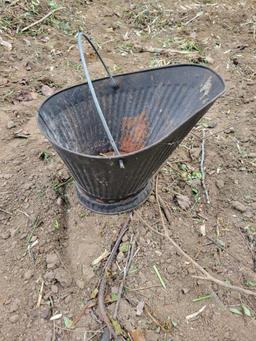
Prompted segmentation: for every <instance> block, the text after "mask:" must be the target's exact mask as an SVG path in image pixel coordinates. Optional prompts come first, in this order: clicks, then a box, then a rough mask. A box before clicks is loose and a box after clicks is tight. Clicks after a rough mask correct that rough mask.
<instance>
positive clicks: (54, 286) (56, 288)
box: [51, 284, 59, 294]
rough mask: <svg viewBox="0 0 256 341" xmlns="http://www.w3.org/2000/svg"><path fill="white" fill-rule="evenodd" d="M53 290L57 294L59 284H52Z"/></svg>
mask: <svg viewBox="0 0 256 341" xmlns="http://www.w3.org/2000/svg"><path fill="white" fill-rule="evenodd" d="M51 291H52V292H53V293H54V294H57V293H58V291H59V288H58V286H57V285H55V284H53V285H52V286H51Z"/></svg>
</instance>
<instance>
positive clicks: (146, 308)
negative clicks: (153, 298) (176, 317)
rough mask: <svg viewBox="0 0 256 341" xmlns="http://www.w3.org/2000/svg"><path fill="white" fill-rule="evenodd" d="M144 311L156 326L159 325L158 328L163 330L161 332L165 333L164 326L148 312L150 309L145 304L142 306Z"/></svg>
mask: <svg viewBox="0 0 256 341" xmlns="http://www.w3.org/2000/svg"><path fill="white" fill-rule="evenodd" d="M144 311H145V313H146V314H147V316H148V317H149V318H151V320H152V321H153V322H154V323H155V324H156V325H157V326H158V327H160V329H161V330H162V331H163V332H165V333H166V328H164V326H163V325H162V324H161V323H160V322H159V321H158V320H157V319H156V318H155V317H154V316H153V315H152V314H151V312H150V310H149V308H148V306H147V305H146V304H145V306H144Z"/></svg>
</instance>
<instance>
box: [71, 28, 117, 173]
mask: <svg viewBox="0 0 256 341" xmlns="http://www.w3.org/2000/svg"><path fill="white" fill-rule="evenodd" d="M82 37H84V38H85V39H86V40H87V41H88V43H89V44H90V45H91V47H92V48H93V50H94V51H95V53H96V54H97V56H98V57H99V59H100V61H101V63H102V64H103V66H104V68H105V70H106V72H107V74H108V76H109V78H110V79H111V81H112V83H113V87H114V88H117V87H118V85H117V83H116V81H115V80H114V78H113V77H112V75H111V74H110V72H109V70H108V68H107V66H106V64H105V63H104V61H103V59H102V58H101V56H100V54H99V52H98V51H97V49H96V47H95V46H94V44H93V42H92V41H91V40H90V38H89V37H88V36H87V35H85V34H84V33H83V32H78V33H77V45H78V49H79V53H80V58H81V62H82V66H83V70H84V75H85V79H86V81H87V83H88V86H89V89H90V92H91V95H92V98H93V102H94V104H95V107H96V110H97V112H98V114H99V117H100V120H101V122H102V124H103V127H104V129H105V132H106V134H107V136H108V138H109V141H110V144H111V146H112V148H113V150H114V152H115V154H116V155H118V156H120V155H121V154H120V152H119V150H118V148H117V145H116V143H115V141H114V138H113V136H112V134H111V132H110V130H109V127H108V124H107V122H106V119H105V117H104V114H103V112H102V110H101V107H100V104H99V101H98V99H97V96H96V93H95V90H94V87H93V84H92V81H91V77H90V74H89V71H88V67H87V64H86V61H85V53H84V48H83V43H82ZM119 165H120V168H124V163H123V160H119Z"/></svg>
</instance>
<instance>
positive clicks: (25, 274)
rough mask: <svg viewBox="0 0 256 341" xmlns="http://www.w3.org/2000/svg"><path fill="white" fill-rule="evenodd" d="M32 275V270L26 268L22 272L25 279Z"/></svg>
mask: <svg viewBox="0 0 256 341" xmlns="http://www.w3.org/2000/svg"><path fill="white" fill-rule="evenodd" d="M32 277H33V271H32V270H28V271H26V272H25V273H24V279H25V280H29V279H31V278H32Z"/></svg>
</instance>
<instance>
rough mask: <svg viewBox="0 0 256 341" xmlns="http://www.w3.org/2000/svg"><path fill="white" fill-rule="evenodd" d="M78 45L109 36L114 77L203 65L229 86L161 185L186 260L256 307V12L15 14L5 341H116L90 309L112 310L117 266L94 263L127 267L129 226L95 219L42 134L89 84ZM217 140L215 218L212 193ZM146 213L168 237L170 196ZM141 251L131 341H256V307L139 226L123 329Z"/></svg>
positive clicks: (1, 38)
mask: <svg viewBox="0 0 256 341" xmlns="http://www.w3.org/2000/svg"><path fill="white" fill-rule="evenodd" d="M60 7H63V8H60ZM56 9H57V10H56ZM51 11H55V12H54V13H51V15H50V16H48V17H47V18H45V19H44V20H43V21H41V22H39V23H37V24H36V25H34V26H32V27H31V28H28V29H25V30H24V28H26V27H27V26H28V25H30V24H32V23H35V22H36V21H38V20H39V19H41V18H43V17H44V16H45V15H47V14H48V13H50V12H51ZM78 30H83V31H84V32H86V33H88V34H89V35H91V36H93V38H94V42H95V44H96V45H97V47H98V49H99V51H100V53H101V54H102V56H103V57H104V59H105V61H106V63H107V64H108V65H109V67H110V69H111V70H112V72H113V73H114V74H115V73H122V72H128V71H129V72H131V71H136V70H139V69H145V68H149V67H157V66H163V65H167V64H174V63H176V64H177V63H184V62H186V63H190V62H193V63H202V64H204V65H208V66H210V67H211V68H213V69H214V70H216V71H217V72H218V73H219V74H220V75H221V76H222V77H223V78H224V80H225V82H226V92H225V94H224V95H223V96H222V97H221V98H220V99H219V100H218V101H217V102H216V103H215V104H214V106H213V107H212V108H211V109H210V111H209V112H208V113H207V115H206V116H204V118H203V119H202V120H201V121H200V122H199V124H197V126H196V127H195V128H194V129H193V130H192V132H191V133H190V134H189V135H188V136H187V138H186V139H185V140H184V141H183V142H182V143H181V144H180V146H179V147H178V148H177V149H176V151H175V152H174V153H173V154H172V155H171V157H170V158H169V160H168V162H167V163H166V164H165V165H163V166H162V168H161V169H160V172H159V174H158V193H159V195H160V197H161V198H162V199H163V200H164V201H165V203H166V207H168V210H169V212H170V215H171V220H170V221H169V223H167V221H166V226H167V229H168V233H169V234H170V236H171V237H172V238H173V239H174V240H175V241H176V242H177V243H178V244H179V245H180V246H181V247H182V249H183V250H184V251H185V252H187V254H189V255H190V256H191V257H192V258H193V259H194V260H196V261H197V262H198V263H199V264H200V265H201V266H202V267H203V268H204V269H206V270H207V271H208V272H209V273H210V274H212V275H213V276H214V277H215V278H218V279H220V280H222V281H225V282H226V283H228V284H233V285H236V286H239V287H241V288H245V289H249V290H251V291H253V290H254V293H255V294H256V290H255V289H256V221H255V211H256V196H255V189H256V175H255V172H256V153H255V152H256V150H255V146H256V124H255V123H256V113H255V103H256V48H255V47H256V4H255V1H254V0H242V1H232V0H221V1H220V0H215V1H211V0H197V1H193V0H188V1H182V0H178V1H174V0H166V1H163V0H161V1H153V0H152V1H143V2H142V1H125V0H119V1H117V0H111V1H103V0H92V1H89V0H88V1H86V0H84V1H82V0H80V1H66V0H63V1H56V2H54V1H48V2H47V1H37V0H33V1H3V0H2V1H1V16H0V52H1V53H0V93H1V96H0V103H1V107H0V131H1V135H0V150H1V153H0V179H1V181H0V224H1V225H0V340H3V341H6V340H10V341H18V340H20V341H21V340H22V341H53V340H63V341H71V340H72V341H73V340H77V341H79V340H81V341H82V340H87V341H88V340H101V339H102V338H101V334H102V331H103V328H104V325H103V324H102V323H101V321H100V318H99V309H98V306H97V304H96V305H95V306H94V307H93V308H91V309H88V310H86V311H85V310H84V307H85V306H86V304H87V303H88V302H90V303H94V302H96V300H95V296H96V295H97V291H96V289H97V287H98V283H99V279H100V278H101V276H102V271H103V269H104V264H105V262H106V258H105V259H103V260H102V261H101V262H99V263H98V264H97V265H95V266H92V262H93V261H94V260H95V259H97V258H98V257H99V256H100V255H102V254H103V253H104V252H105V254H107V253H106V251H108V252H109V251H111V248H112V247H113V243H114V242H115V240H116V239H117V236H118V233H119V230H120V228H121V226H122V224H123V223H124V222H125V221H126V220H127V216H128V214H123V215H120V216H102V215H97V214H94V213H92V212H90V211H88V210H86V209H85V208H84V207H83V206H81V204H80V203H79V202H78V199H77V196H76V192H75V187H74V183H73V181H72V179H71V178H70V175H69V173H68V171H67V169H66V167H65V166H64V164H63V163H62V161H61V160H60V158H59V156H58V155H57V154H56V153H55V152H54V150H53V149H52V148H51V146H50V144H49V143H48V142H47V140H46V139H45V138H44V137H43V136H42V134H41V133H40V132H39V130H38V127H37V123H36V112H37V109H38V107H39V105H40V103H42V101H43V100H44V99H45V98H46V96H48V95H50V94H52V93H53V92H54V91H57V90H59V89H63V88H65V87H67V86H71V85H74V84H78V83H80V82H82V81H83V75H82V70H81V66H80V62H79V54H78V50H77V48H76V40H75V34H76V32H77V31H78ZM156 49H158V50H156ZM172 50H176V52H175V51H172ZM166 51H167V52H166ZM87 57H88V58H89V62H90V70H91V74H92V75H93V77H95V78H96V77H99V76H103V75H104V72H103V70H102V67H101V65H100V63H99V62H98V61H97V59H96V57H95V56H94V54H93V53H92V52H88V54H87ZM203 129H204V130H205V135H206V138H205V173H206V186H207V189H208V192H209V198H210V203H208V204H207V202H206V198H205V193H204V190H203V187H202V183H201V179H200V178H201V173H200V152H201V144H202V136H203V135H202V134H203ZM180 195H183V196H184V197H181V196H180ZM181 199H183V200H181ZM136 212H137V213H139V214H140V216H141V217H142V218H143V220H144V221H145V222H146V223H147V224H150V226H152V227H153V228H154V229H156V230H157V231H163V226H162V223H161V217H160V214H159V208H158V203H157V200H156V196H155V191H154V192H153V193H152V195H151V196H150V198H149V200H148V201H147V202H146V203H144V204H143V205H142V206H141V207H139V208H138V209H137V210H136ZM131 236H133V239H134V240H136V254H135V257H134V258H133V260H132V265H131V268H130V271H129V275H128V278H127V279H126V281H125V288H124V294H123V296H122V298H121V301H120V307H119V311H118V315H117V320H118V323H117V322H116V324H115V328H116V330H117V331H118V329H120V328H121V330H122V333H123V334H124V335H126V339H127V340H128V339H129V337H128V336H127V335H128V334H130V339H132V335H133V339H134V340H135V341H138V340H141V341H143V340H147V341H156V340H166V341H167V340H168V341H171V340H172V341H181V340H182V341H184V340H186V341H187V340H189V341H196V340H197V341H198V340H207V341H210V340H212V341H213V340H214V341H215V340H216V341H217V340H219V341H241V340H246V341H253V340H255V339H256V322H255V317H256V297H255V296H253V295H246V294H243V293H241V292H238V291H234V290H230V289H227V288H224V287H222V286H219V285H217V284H216V283H212V282H208V281H205V280H203V279H198V278H194V277H193V276H195V275H198V276H202V273H200V271H199V270H198V269H197V268H196V267H195V266H194V265H193V264H192V263H191V262H189V261H188V260H187V259H186V258H184V257H183V256H182V255H181V254H180V253H179V252H178V251H177V249H175V247H174V246H173V245H172V244H171V243H170V241H169V240H167V239H166V238H164V237H162V236H160V235H158V234H156V233H155V232H153V231H152V230H150V229H149V228H148V227H147V226H146V225H145V223H143V221H142V220H141V219H140V218H139V217H138V215H136V214H135V215H134V216H133V218H132V222H131V223H130V226H129V231H128V233H127V234H126V235H125V237H124V239H123V244H122V248H121V249H119V253H118V255H117V258H116V261H115V263H114V264H113V266H112V269H111V272H110V273H109V275H108V278H107V290H106V295H107V297H106V301H107V309H108V312H109V314H110V315H112V314H113V311H114V308H115V304H116V302H115V301H116V297H117V291H118V288H119V286H120V283H121V281H122V277H123V268H124V266H125V262H126V255H127V246H128V244H129V241H130V238H131ZM105 250H106V251H105ZM154 267H155V269H157V270H158V271H159V273H160V277H161V279H162V280H163V281H164V284H165V286H166V288H164V287H163V284H161V282H160V280H159V278H158V276H157V274H156V272H155V270H154ZM138 304H139V306H138ZM143 305H144V307H143ZM142 308H143V309H142ZM202 308H203V310H202V311H201V313H199V314H198V315H197V316H196V317H194V318H192V319H188V318H186V317H187V316H188V315H190V314H193V313H195V312H198V311H199V310H200V309H202ZM51 317H54V318H56V319H54V320H50V319H51ZM134 331H135V332H134ZM136 333H137V334H136Z"/></svg>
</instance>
